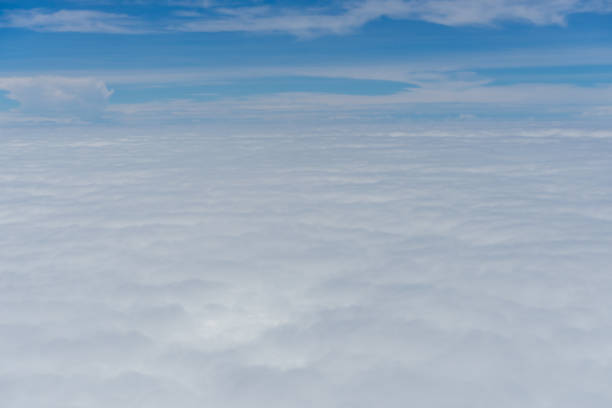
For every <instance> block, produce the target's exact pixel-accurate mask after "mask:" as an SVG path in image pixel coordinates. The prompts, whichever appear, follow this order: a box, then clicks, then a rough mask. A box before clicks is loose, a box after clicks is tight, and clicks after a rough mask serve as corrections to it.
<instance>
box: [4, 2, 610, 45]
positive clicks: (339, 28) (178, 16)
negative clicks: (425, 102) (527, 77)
mask: <svg viewBox="0 0 612 408" xmlns="http://www.w3.org/2000/svg"><path fill="white" fill-rule="evenodd" d="M335 5H336V6H337V4H335ZM339 5H340V8H339V9H338V7H310V8H309V7H301V8H300V7H292V8H291V7H282V6H277V7H272V6H261V5H255V6H253V5H248V6H245V5H242V4H240V3H238V5H235V4H234V5H233V4H230V5H221V4H217V3H216V2H209V1H195V2H194V1H176V2H169V3H168V6H170V7H173V8H172V10H174V13H173V17H169V18H167V19H165V20H160V21H158V22H155V23H154V22H149V23H146V22H145V21H144V19H143V18H136V17H133V16H128V15H126V14H116V13H108V12H103V11H97V10H58V11H47V10H41V9H33V10H13V11H6V12H5V13H4V15H3V18H2V20H0V27H2V26H4V27H19V28H28V29H32V30H37V31H72V32H91V33H94V32H95V33H114V34H139V33H147V32H150V31H157V32H172V31H193V32H225V31H245V32H275V31H276V32H286V33H291V34H293V35H297V36H301V37H309V36H316V35H324V34H345V33H348V32H351V31H353V30H355V29H357V28H359V27H361V26H363V25H364V24H367V23H369V22H371V21H374V20H377V19H379V18H382V17H387V18H392V19H408V20H422V21H428V22H432V23H437V24H443V25H448V26H461V25H491V24H495V23H497V22H502V21H521V22H526V23H530V24H537V25H549V24H560V25H562V24H565V21H566V18H567V16H569V15H571V14H575V13H582V12H594V13H609V12H611V11H612V4H610V2H609V1H605V0H604V1H598V0H592V1H589V0H540V1H528V0H519V1H517V0H493V1H491V0H411V1H407V0H363V1H351V2H344V3H339ZM198 8H206V9H207V14H206V16H203V15H202V14H200V13H199V12H198V11H197V10H198ZM194 10H196V11H194Z"/></svg>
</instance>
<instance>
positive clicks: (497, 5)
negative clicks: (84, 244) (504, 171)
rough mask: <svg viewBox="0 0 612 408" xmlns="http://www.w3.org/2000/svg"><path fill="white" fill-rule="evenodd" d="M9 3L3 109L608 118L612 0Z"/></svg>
mask: <svg viewBox="0 0 612 408" xmlns="http://www.w3.org/2000/svg"><path fill="white" fill-rule="evenodd" d="M0 8H1V9H2V10H1V13H0V60H1V61H2V65H1V66H0V114H1V115H2V116H0V117H1V118H2V121H3V122H4V124H14V123H23V122H24V121H28V118H30V119H31V118H34V117H36V118H39V119H41V118H42V119H44V120H45V121H60V122H62V123H68V122H71V121H72V122H79V123H83V122H100V121H101V122H105V123H108V122H111V123H122V122H124V121H126V120H127V121H132V122H136V123H138V122H143V123H145V122H146V123H150V121H151V120H158V121H161V122H164V121H172V120H174V119H173V118H176V117H177V115H178V116H179V117H181V118H183V119H184V118H187V117H189V118H191V119H193V120H198V121H203V122H206V121H207V120H212V119H215V118H219V117H221V116H223V117H226V116H227V117H233V118H238V117H249V118H251V119H252V120H258V119H262V118H265V119H272V118H275V117H278V116H279V106H282V109H280V110H282V111H283V113H282V114H283V116H286V115H287V111H289V110H290V111H291V112H292V114H293V115H295V118H296V120H297V119H299V118H300V117H301V116H303V112H304V111H306V110H309V111H312V110H313V108H314V107H316V108H317V109H321V111H324V112H326V113H329V112H337V113H338V114H342V115H343V116H344V117H346V116H347V115H348V116H353V117H355V118H363V114H362V113H363V111H364V110H367V111H368V112H369V113H370V116H369V119H368V121H374V122H376V120H377V119H376V117H377V115H376V112H379V113H380V115H378V116H379V117H378V120H384V119H383V117H384V118H388V117H389V116H391V117H393V118H410V119H419V120H421V119H435V120H437V119H440V118H445V119H453V118H459V117H461V118H466V117H469V118H472V119H478V118H480V119H491V118H494V119H495V118H497V119H500V118H505V119H509V120H515V119H517V118H521V117H523V118H529V119H532V120H533V119H535V120H557V121H558V120H595V119H596V120H597V121H604V122H607V120H608V119H609V111H610V105H612V103H610V102H609V101H610V100H612V88H611V82H612V29H611V27H612V14H611V12H612V2H609V1H588V0H585V1H578V0H564V1H559V0H545V1H529V2H526V1H507V0H493V1H481V0H462V1H461V0H460V1H451V2H449V1H444V0H421V1H414V0H413V1H406V0H386V1H368V0H365V1H359V0H358V1H314V2H313V1H311V2H295V1H293V2H289V1H226V2H222V1H204V0H201V1H195V0H194V1H192V0H185V1H182V0H176V1H172V0H168V1H127V0H126V1H105V2H104V1H102V2H101V1H79V0H72V1H46V2H45V1H13V0H2V1H0ZM169 101H170V102H172V105H171V109H170V110H169V109H168V102H169ZM211 104H213V106H211ZM220 106H222V107H223V108H222V109H220V108H219V107H220ZM264 107H265V109H264ZM170 111H172V114H169V112H170Z"/></svg>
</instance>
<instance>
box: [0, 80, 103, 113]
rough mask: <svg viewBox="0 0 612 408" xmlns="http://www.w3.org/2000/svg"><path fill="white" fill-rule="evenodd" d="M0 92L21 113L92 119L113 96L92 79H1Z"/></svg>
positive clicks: (100, 82) (101, 83)
mask: <svg viewBox="0 0 612 408" xmlns="http://www.w3.org/2000/svg"><path fill="white" fill-rule="evenodd" d="M0 89H2V90H6V91H8V97H9V98H11V99H14V100H16V101H17V102H19V108H18V110H19V111H21V112H24V113H29V114H37V115H53V116H57V115H59V116H64V115H68V116H77V117H80V118H86V119H87V118H93V117H96V116H98V115H99V114H100V113H101V112H102V111H103V110H104V108H105V107H106V105H107V103H108V99H109V98H110V96H111V95H112V91H111V90H109V89H108V88H107V87H106V85H105V83H104V82H103V81H100V80H98V79H95V78H70V77H57V76H39V77H15V78H0Z"/></svg>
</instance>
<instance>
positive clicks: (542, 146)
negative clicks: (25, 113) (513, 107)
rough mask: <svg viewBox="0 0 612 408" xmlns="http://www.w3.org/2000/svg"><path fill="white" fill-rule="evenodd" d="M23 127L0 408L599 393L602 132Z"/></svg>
mask: <svg viewBox="0 0 612 408" xmlns="http://www.w3.org/2000/svg"><path fill="white" fill-rule="evenodd" d="M24 132H26V131H23V130H22V131H5V132H4V133H3V137H2V138H1V139H0V170H1V171H0V184H1V186H0V188H1V189H2V191H3V194H2V198H1V201H0V223H1V224H2V231H3V233H2V234H1V235H0V247H1V248H2V252H3V255H2V257H1V260H0V270H1V271H2V273H0V361H2V364H1V365H0V392H1V394H2V399H3V402H2V404H3V406H4V407H7V408H25V407H28V408H29V407H32V406H46V407H80V408H91V407H100V408H102V407H109V406H112V407H117V408H121V407H134V406H147V407H152V408H154V407H168V406H176V407H202V406H218V407H283V408H287V407H312V406H316V407H330V408H331V407H333V408H336V407H372V406H384V407H406V406H407V405H415V406H427V407H457V406H470V407H476V408H478V407H483V408H489V407H492V406H494V407H517V406H521V407H541V406H555V407H560V408H563V407H568V408H574V407H576V406H588V407H602V408H603V407H606V408H607V407H608V406H609V405H610V403H611V402H612V390H611V389H610V387H609V384H610V380H611V379H612V371H611V367H612V350H611V348H610V344H611V341H612V328H611V326H610V323H609V311H610V308H611V307H612V304H611V302H612V301H611V300H610V296H609V294H610V290H611V287H612V278H611V277H610V273H609V267H610V264H612V255H611V253H610V248H611V247H612V236H611V235H610V228H611V222H612V212H611V211H610V208H612V202H611V201H610V197H612V191H611V189H612V185H611V184H610V183H609V175H610V174H611V172H612V168H611V167H612V163H611V162H610V160H609V157H610V153H611V152H612V144H611V139H610V138H609V137H591V136H590V135H589V133H588V132H584V131H583V132H578V133H571V134H570V133H564V132H559V131H538V132H535V131H534V132H523V133H522V134H518V133H514V134H508V135H504V134H503V133H502V132H499V131H495V130H489V131H480V132H477V133H470V132H465V131H462V132H458V131H450V132H446V133H444V132H439V133H433V132H432V133H430V134H428V135H426V134H423V133H419V132H408V133H400V132H398V133H391V134H385V133H378V134H370V133H366V134H364V133H359V132H354V131H345V132H335V133H330V132H325V133H321V134H319V135H315V134H311V135H291V134H288V133H283V135H279V136H276V135H274V134H270V133H268V134H265V135H259V136H258V135H254V134H252V133H248V134H243V135H233V136H229V135H227V134H214V135H211V134H207V133H205V132H202V133H199V132H196V131H195V130H191V131H190V132H185V131H178V130H175V129H167V130H163V131H161V130H158V131H152V132H146V131H139V132H136V131H134V132H127V131H126V130H125V129H124V130H122V131H120V132H119V131H118V130H117V129H109V130H108V131H107V132H104V134H99V133H94V131H93V130H91V129H83V130H80V131H78V132H77V131H74V132H72V133H68V132H64V131H61V130H56V131H55V133H53V132H52V131H50V130H48V129H46V130H44V131H40V132H36V131H34V130H29V131H27V132H26V133H24ZM565 135H568V136H572V137H566V136H565ZM601 135H602V134H595V136H601Z"/></svg>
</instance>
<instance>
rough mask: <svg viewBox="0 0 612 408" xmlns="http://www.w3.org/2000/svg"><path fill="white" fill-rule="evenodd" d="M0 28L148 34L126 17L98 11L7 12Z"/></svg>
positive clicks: (34, 10)
mask: <svg viewBox="0 0 612 408" xmlns="http://www.w3.org/2000/svg"><path fill="white" fill-rule="evenodd" d="M1 27H12V28H27V29H30V30H35V31H51V32H80V33H110V34H138V33H144V32H147V30H146V29H144V28H143V25H142V23H141V22H140V21H139V20H138V19H135V18H133V17H130V16H128V15H126V14H115V13H106V12H103V11H96V10H58V11H47V10H41V9H32V10H12V11H6V12H5V13H4V14H3V16H2V18H1V19H0V28H1Z"/></svg>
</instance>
